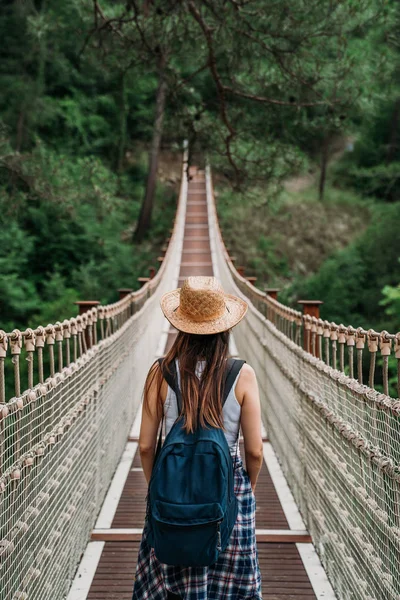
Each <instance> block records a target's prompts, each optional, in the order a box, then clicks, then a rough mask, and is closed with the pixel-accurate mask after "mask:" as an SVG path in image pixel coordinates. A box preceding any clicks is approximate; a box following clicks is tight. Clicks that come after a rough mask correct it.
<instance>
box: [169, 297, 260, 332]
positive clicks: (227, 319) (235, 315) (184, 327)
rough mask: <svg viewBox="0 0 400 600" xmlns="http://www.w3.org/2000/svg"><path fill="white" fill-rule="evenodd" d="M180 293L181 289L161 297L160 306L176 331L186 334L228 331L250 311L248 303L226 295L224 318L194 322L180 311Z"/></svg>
mask: <svg viewBox="0 0 400 600" xmlns="http://www.w3.org/2000/svg"><path fill="white" fill-rule="evenodd" d="M180 291H181V288H177V289H176V290H173V291H172V292H167V293H166V294H164V295H163V296H161V299H160V305H161V310H162V311H163V313H164V315H165V317H166V318H167V319H168V321H169V322H170V323H171V325H173V326H174V327H175V329H178V330H179V331H184V332H185V333H196V334H199V335H207V334H210V333H220V332H221V331H226V330H227V329H230V328H231V327H234V326H235V325H237V324H238V323H239V322H240V321H241V320H242V319H243V317H244V316H245V314H246V312H247V309H248V304H247V302H245V301H244V300H242V299H241V298H238V297H237V296H233V295H232V294H226V293H224V298H225V304H226V311H225V313H224V314H223V316H222V317H218V318H216V319H213V320H212V321H201V322H197V321H193V320H192V319H190V317H188V316H187V315H185V314H182V313H181V312H180V310H179V303H180Z"/></svg>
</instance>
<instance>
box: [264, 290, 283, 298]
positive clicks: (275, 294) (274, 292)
mask: <svg viewBox="0 0 400 600" xmlns="http://www.w3.org/2000/svg"><path fill="white" fill-rule="evenodd" d="M280 291H281V288H266V289H265V293H266V294H268V296H271V298H272V300H278V292H280Z"/></svg>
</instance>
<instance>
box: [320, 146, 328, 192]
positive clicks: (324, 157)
mask: <svg viewBox="0 0 400 600" xmlns="http://www.w3.org/2000/svg"><path fill="white" fill-rule="evenodd" d="M328 140H329V138H328V136H326V138H325V139H324V141H323V142H322V152H321V172H320V176H319V186H318V197H319V201H320V202H322V200H323V199H324V193H325V182H326V171H327V167H328V158H329V141H328Z"/></svg>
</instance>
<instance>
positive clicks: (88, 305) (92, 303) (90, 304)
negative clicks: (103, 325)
mask: <svg viewBox="0 0 400 600" xmlns="http://www.w3.org/2000/svg"><path fill="white" fill-rule="evenodd" d="M74 304H76V305H77V306H79V314H80V315H83V314H85V313H86V312H87V311H88V310H91V309H92V308H95V307H96V306H98V305H99V304H100V302H99V301H98V300H77V301H76V302H74ZM93 326H94V327H96V323H94V325H89V327H93ZM89 327H87V328H86V331H85V340H86V348H90V342H91V340H93V336H92V337H91V336H90V334H89Z"/></svg>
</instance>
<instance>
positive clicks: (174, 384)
mask: <svg viewBox="0 0 400 600" xmlns="http://www.w3.org/2000/svg"><path fill="white" fill-rule="evenodd" d="M163 360H164V358H163V357H161V358H159V359H158V362H159V365H160V369H161V368H162V367H161V363H162V361H163ZM171 368H172V372H169V371H167V370H166V369H164V370H163V377H164V379H165V381H166V382H167V383H168V385H169V387H170V388H172V390H173V391H174V392H175V396H176V400H177V402H178V415H180V414H181V411H182V395H181V390H180V389H179V385H178V374H177V372H176V362H175V360H173V361H172V363H171Z"/></svg>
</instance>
